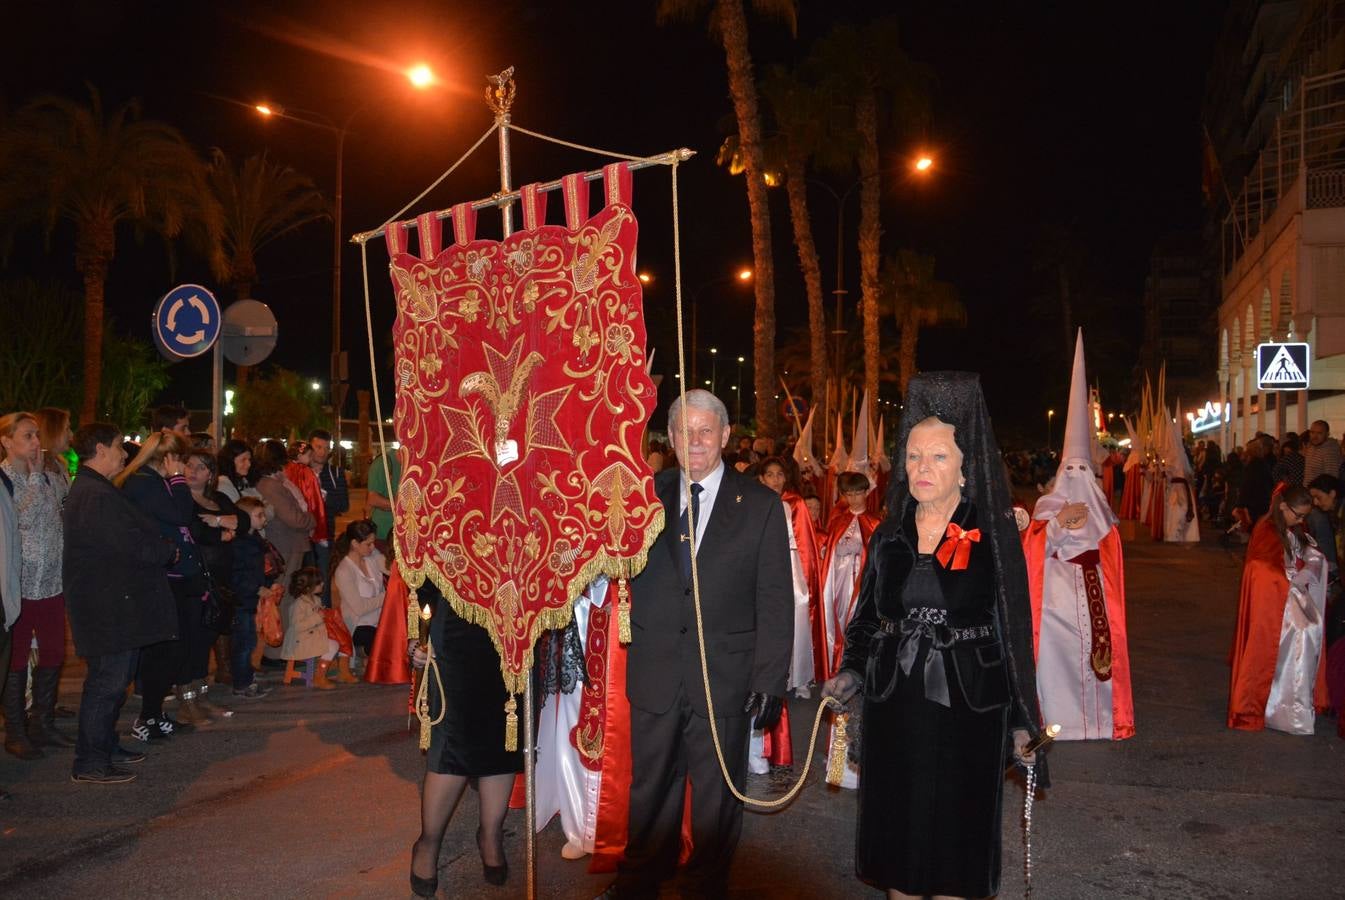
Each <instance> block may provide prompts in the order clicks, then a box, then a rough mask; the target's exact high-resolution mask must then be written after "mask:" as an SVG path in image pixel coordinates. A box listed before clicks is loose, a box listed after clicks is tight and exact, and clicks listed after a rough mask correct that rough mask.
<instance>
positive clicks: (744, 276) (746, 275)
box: [738, 269, 752, 281]
mask: <svg viewBox="0 0 1345 900" xmlns="http://www.w3.org/2000/svg"><path fill="white" fill-rule="evenodd" d="M738 280H739V281H751V280H752V270H751V269H739V270H738Z"/></svg>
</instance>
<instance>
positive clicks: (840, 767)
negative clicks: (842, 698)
mask: <svg viewBox="0 0 1345 900" xmlns="http://www.w3.org/2000/svg"><path fill="white" fill-rule="evenodd" d="M849 721H850V714H849V713H839V714H838V715H837V716H836V720H835V729H834V732H833V734H832V736H831V752H829V753H828V754H827V784H830V785H834V786H836V787H840V786H841V779H842V778H843V777H845V757H846V749H847V747H849V744H850V740H849V738H847V737H846V736H845V725H846V723H847V722H849Z"/></svg>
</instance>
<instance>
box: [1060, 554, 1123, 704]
mask: <svg viewBox="0 0 1345 900" xmlns="http://www.w3.org/2000/svg"><path fill="white" fill-rule="evenodd" d="M1067 562H1070V563H1073V564H1074V565H1076V566H1078V567H1079V568H1080V569H1081V570H1082V571H1083V589H1084V596H1086V597H1087V598H1088V623H1089V625H1090V630H1091V631H1092V632H1093V646H1092V652H1091V653H1090V654H1089V661H1090V663H1091V665H1092V667H1093V674H1094V675H1096V676H1097V680H1098V681H1107V680H1108V679H1110V678H1111V661H1112V646H1111V626H1110V625H1109V624H1108V622H1107V602H1106V598H1105V597H1104V596H1103V593H1102V572H1101V571H1100V570H1099V569H1098V564H1099V563H1100V562H1101V554H1099V553H1098V551H1096V550H1087V551H1085V552H1083V553H1080V554H1079V555H1078V556H1076V557H1074V558H1073V559H1071V560H1067Z"/></svg>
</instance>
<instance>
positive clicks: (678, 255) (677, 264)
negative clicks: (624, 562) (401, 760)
mask: <svg viewBox="0 0 1345 900" xmlns="http://www.w3.org/2000/svg"><path fill="white" fill-rule="evenodd" d="M678 165H679V163H677V162H674V163H673V164H672V211H673V296H674V297H675V298H676V302H677V371H678V373H679V374H678V381H679V382H680V383H681V387H680V389H679V394H678V396H679V397H681V398H682V409H683V414H682V423H681V424H682V447H683V448H686V447H689V446H690V445H691V432H690V430H689V428H688V426H687V417H686V413H685V410H686V385H687V368H686V340H685V336H684V333H683V328H682V325H683V319H682V229H681V213H680V209H679V207H678V196H677V167H678ZM668 426H669V427H670V428H671V427H672V423H671V422H669V423H668ZM678 465H679V466H680V465H681V461H680V460H679V461H678ZM679 480H680V481H681V482H682V496H683V499H684V501H685V502H686V508H687V520H688V521H687V531H689V532H690V538H691V600H692V605H693V606H694V607H695V610H696V644H697V648H698V649H699V650H700V658H701V683H702V687H704V689H705V710H706V712H707V713H709V718H710V737H711V738H712V739H713V741H714V745H715V756H716V757H717V758H718V759H719V771H720V773H721V774H722V775H723V776H724V783H725V784H727V785H728V786H729V791H730V792H732V794H733V796H734V797H736V798H737V799H738V800H739V801H740V802H742V803H746V804H750V805H752V806H756V807H760V808H761V809H779V808H780V807H782V806H785V805H786V804H788V803H790V802H791V801H792V800H793V799H794V798H795V797H796V796H798V793H799V791H801V790H802V789H803V785H804V783H805V782H806V781H807V780H808V772H809V770H810V769H811V768H812V765H813V752H814V750H815V748H816V747H817V734H818V731H819V730H820V729H821V727H822V716H824V715H825V714H826V711H827V708H828V707H833V708H835V709H836V710H837V711H839V710H841V709H842V708H843V707H842V706H841V704H840V702H839V701H837V700H835V699H832V698H826V699H824V700H823V701H822V702H821V703H819V704H818V705H817V714H816V715H815V716H813V731H812V735H811V736H810V737H809V738H808V752H807V754H806V755H805V756H804V758H803V771H802V772H801V773H799V779H798V781H796V782H794V786H793V787H791V788H790V789H789V790H788V791H787V792H786V793H785V794H784V796H782V797H779V798H777V799H775V800H757V799H755V798H753V797H749V796H747V795H746V794H744V793H742V792H741V791H739V790H738V786H737V785H735V784H734V783H733V779H732V778H730V777H729V769H728V764H727V763H725V762H724V748H723V747H722V746H720V743H719V726H718V725H717V724H716V723H715V701H714V697H713V696H711V694H710V665H709V662H708V661H707V660H706V656H705V622H704V621H703V619H702V617H701V579H700V568H699V565H698V563H697V562H696V523H695V521H694V520H693V519H692V514H691V509H692V507H691V479H689V478H682V479H679ZM838 731H839V732H841V733H842V734H843V733H844V729H843V727H842V728H838ZM837 743H838V744H839V743H840V742H839V741H838V742H837ZM841 752H844V751H841ZM836 756H837V749H836V747H834V746H833V747H832V750H831V758H830V760H829V763H828V769H829V770H832V771H836V772H837V774H838V775H839V773H840V771H842V769H843V767H844V759H843V758H842V759H840V761H837V759H836ZM837 781H838V782H839V778H838V779H837Z"/></svg>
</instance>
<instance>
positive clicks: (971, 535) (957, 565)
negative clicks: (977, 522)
mask: <svg viewBox="0 0 1345 900" xmlns="http://www.w3.org/2000/svg"><path fill="white" fill-rule="evenodd" d="M944 537H945V538H952V540H944V542H943V543H942V544H940V545H939V549H938V552H937V553H935V554H934V556H935V558H936V559H938V561H939V565H941V566H943V567H944V568H945V569H952V570H953V571H954V572H960V571H961V570H963V569H965V568H966V567H967V563H968V562H970V561H971V542H972V541H975V542H977V543H980V540H981V529H979V528H973V529H971V530H970V531H963V530H962V527H961V526H960V525H958V524H957V523H956V522H949V523H948V530H947V531H946V532H944Z"/></svg>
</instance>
